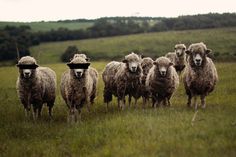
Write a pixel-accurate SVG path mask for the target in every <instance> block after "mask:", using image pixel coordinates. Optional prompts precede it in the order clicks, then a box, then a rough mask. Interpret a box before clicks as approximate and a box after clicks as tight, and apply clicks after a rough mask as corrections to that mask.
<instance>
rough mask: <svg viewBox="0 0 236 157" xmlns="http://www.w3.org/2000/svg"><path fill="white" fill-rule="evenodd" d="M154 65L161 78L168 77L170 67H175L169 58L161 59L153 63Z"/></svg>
mask: <svg viewBox="0 0 236 157" xmlns="http://www.w3.org/2000/svg"><path fill="white" fill-rule="evenodd" d="M153 64H154V65H155V66H156V67H155V71H156V73H157V74H159V75H160V76H161V77H166V76H167V74H168V72H169V67H170V66H173V65H174V64H173V63H172V62H171V61H170V59H169V58H167V57H159V58H157V59H156V60H155V61H154V62H153Z"/></svg>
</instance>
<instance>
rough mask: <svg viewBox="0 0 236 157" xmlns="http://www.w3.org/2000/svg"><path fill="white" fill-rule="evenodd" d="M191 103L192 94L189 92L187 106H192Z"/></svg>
mask: <svg viewBox="0 0 236 157" xmlns="http://www.w3.org/2000/svg"><path fill="white" fill-rule="evenodd" d="M191 104H192V96H191V94H189V95H188V102H187V106H188V107H192V105H191Z"/></svg>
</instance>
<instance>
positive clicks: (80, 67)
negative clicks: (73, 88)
mask: <svg viewBox="0 0 236 157" xmlns="http://www.w3.org/2000/svg"><path fill="white" fill-rule="evenodd" d="M67 65H68V66H69V68H70V69H71V71H72V72H73V74H74V76H75V77H76V78H78V79H80V78H82V77H83V76H84V74H85V72H86V70H87V69H88V67H89V65H90V63H89V62H87V58H84V57H83V56H77V57H74V58H73V59H72V60H71V62H70V63H67Z"/></svg>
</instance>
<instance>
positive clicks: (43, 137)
mask: <svg viewBox="0 0 236 157" xmlns="http://www.w3.org/2000/svg"><path fill="white" fill-rule="evenodd" d="M234 30H235V29H234ZM196 33H197V32H196ZM147 36H149V34H147V35H144V37H143V38H147ZM154 36H155V35H154ZM134 37H138V35H135V36H134ZM122 38H125V37H122ZM130 38H132V37H130ZM96 40H100V42H102V43H103V41H105V40H106V39H94V40H91V43H92V42H94V41H96ZM196 40H197V39H196ZM130 41H132V39H130ZM76 42H77V41H76ZM83 42H84V41H80V42H78V44H79V46H80V47H81V48H82V49H84V47H83V46H85V44H84V45H83ZM156 42H158V40H157V41H156ZM65 43H66V44H71V43H69V42H68V43H67V42H65ZM91 43H89V44H88V45H90V44H91ZM131 43H132V42H131ZM134 43H135V42H134ZM207 43H209V47H211V46H210V45H211V42H210V41H207ZM63 44H64V43H63ZM63 44H61V43H56V44H52V45H51V47H54V48H55V49H57V48H58V47H59V48H58V49H57V50H62V49H61V48H60V45H63ZM72 44H73V43H72ZM171 44H172V45H173V43H171ZM92 45H93V46H94V47H95V48H96V44H92ZM128 45H129V43H127V46H125V47H126V48H127V47H128ZM218 45H219V47H220V46H221V45H220V44H218ZM47 46H49V45H48V44H43V45H41V46H40V47H38V48H34V49H35V51H36V49H37V50H39V49H41V48H43V47H47ZM64 46H65V45H64ZM93 46H91V48H92V47H93ZM120 47H122V48H123V47H124V46H122V45H120ZM95 48H94V49H95ZM106 48H109V47H106ZM57 50H55V52H59V51H57ZM48 51H50V50H48ZM54 55H56V54H54ZM41 57H43V55H41ZM55 58H56V57H54V58H53V57H52V61H55V62H56V61H57V60H56V59H55ZM45 62H48V60H45ZM106 63H107V62H92V66H93V67H95V68H96V69H97V70H98V71H99V74H101V72H102V69H103V68H104V66H105V65H106ZM41 64H42V65H45V66H48V67H51V68H52V69H53V70H55V71H56V73H57V82H58V87H59V82H60V76H61V74H62V72H63V71H64V70H66V69H67V67H66V65H65V64H62V63H60V64H59V63H55V64H43V59H42V60H41ZM216 66H217V69H218V73H219V78H220V80H219V82H218V85H217V87H216V90H215V91H214V92H213V93H212V94H211V95H210V96H208V97H207V107H206V109H205V110H203V109H199V111H198V113H197V115H196V118H195V120H194V122H193V123H191V121H192V118H193V116H194V114H195V112H194V110H193V109H189V108H187V107H186V95H185V93H184V90H183V84H182V83H181V85H180V87H179V89H178V90H177V92H176V93H175V94H174V97H173V99H172V100H171V101H172V106H171V107H170V108H163V107H162V108H158V109H157V110H154V109H153V108H151V107H150V105H149V107H147V108H146V109H144V110H143V109H142V108H141V101H139V107H138V108H134V107H131V108H126V109H125V110H124V111H118V109H117V104H116V100H115V99H113V102H112V104H111V106H112V107H111V108H110V110H109V112H106V110H105V109H106V108H105V104H104V103H103V98H102V95H103V83H102V79H101V77H100V79H99V85H98V97H97V99H96V100H95V104H94V105H93V108H92V111H91V112H90V113H88V112H87V110H86V108H84V110H83V111H82V122H81V123H77V124H75V125H69V124H68V123H67V118H66V117H67V107H66V105H65V103H64V101H63V100H62V98H61V96H60V93H59V88H58V89H57V99H56V103H55V106H54V112H53V113H54V116H53V121H49V119H48V115H47V110H46V107H44V110H43V114H42V118H41V119H40V120H38V121H37V122H36V123H35V122H33V120H26V119H25V117H24V110H23V107H22V105H21V104H20V102H19V100H18V98H17V95H16V90H15V82H16V78H17V75H18V70H17V68H16V67H1V68H0V76H1V77H0V87H1V88H0V102H1V103H0V104H1V107H0V156H14V157H15V156H35V157H39V156H118V157H119V156H221V157H222V156H227V157H229V156H232V157H233V156H236V114H235V113H236V103H235V102H236V97H235V95H236V84H235V83H234V81H235V80H236V75H235V73H236V63H227V62H224V63H216Z"/></svg>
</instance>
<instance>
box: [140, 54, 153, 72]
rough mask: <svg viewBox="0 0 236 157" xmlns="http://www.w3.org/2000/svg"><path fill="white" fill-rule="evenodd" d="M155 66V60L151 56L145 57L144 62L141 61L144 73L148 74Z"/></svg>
mask: <svg viewBox="0 0 236 157" xmlns="http://www.w3.org/2000/svg"><path fill="white" fill-rule="evenodd" d="M152 66H153V60H152V59H151V58H143V60H142V63H141V67H142V69H143V74H144V75H147V74H148V72H149V70H150V69H151V68H152Z"/></svg>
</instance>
